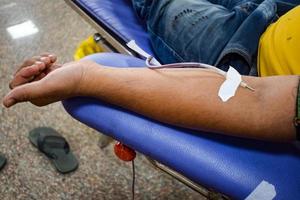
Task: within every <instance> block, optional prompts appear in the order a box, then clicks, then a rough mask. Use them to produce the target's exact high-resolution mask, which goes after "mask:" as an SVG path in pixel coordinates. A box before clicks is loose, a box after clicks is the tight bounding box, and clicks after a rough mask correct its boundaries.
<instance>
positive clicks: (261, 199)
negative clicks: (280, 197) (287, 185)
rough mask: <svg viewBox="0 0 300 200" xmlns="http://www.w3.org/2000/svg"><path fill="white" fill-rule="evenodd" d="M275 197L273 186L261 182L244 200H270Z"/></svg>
mask: <svg viewBox="0 0 300 200" xmlns="http://www.w3.org/2000/svg"><path fill="white" fill-rule="evenodd" d="M275 196H276V190H275V187H274V185H272V184H271V183H268V182H267V181H264V180H263V181H262V182H261V183H260V184H259V185H258V186H257V187H256V188H255V189H254V190H253V191H252V192H251V193H250V194H249V195H248V196H247V197H246V199H245V200H272V199H273V198H274V197H275Z"/></svg>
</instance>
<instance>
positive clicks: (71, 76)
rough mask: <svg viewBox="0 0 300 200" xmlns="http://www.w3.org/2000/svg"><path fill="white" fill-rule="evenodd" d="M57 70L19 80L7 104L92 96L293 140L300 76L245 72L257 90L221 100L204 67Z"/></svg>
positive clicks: (190, 122)
mask: <svg viewBox="0 0 300 200" xmlns="http://www.w3.org/2000/svg"><path fill="white" fill-rule="evenodd" d="M37 66H38V65H37ZM46 66H48V64H47V63H46ZM23 67H24V66H23ZM57 68H58V67H56V68H55V70H53V71H51V70H50V71H51V72H50V73H49V74H47V75H46V76H45V77H42V79H41V78H38V79H36V81H33V82H32V78H31V79H30V80H29V79H28V80H29V81H28V82H29V83H28V82H26V81H24V80H23V79H22V81H23V82H22V81H21V82H22V83H21V82H20V81H19V86H18V87H14V88H13V90H12V91H11V92H10V93H9V94H7V95H6V97H5V98H4V105H5V106H7V107H10V106H12V105H13V104H15V103H18V102H23V101H31V102H32V103H34V104H36V105H40V106H41V105H46V104H49V103H52V102H55V101H59V100H62V99H65V98H69V97H72V96H92V97H96V98H98V99H100V100H103V101H105V102H108V103H111V104H115V105H118V106H121V107H123V108H126V109H129V110H132V111H134V112H137V113H140V114H142V115H145V116H148V117H150V118H154V119H156V120H158V121H162V122H165V123H168V124H173V125H177V126H181V127H187V128H191V129H196V130H209V131H213V132H220V133H224V134H229V135H234V136H239V137H247V138H256V139H263V140H273V141H289V140H294V139H295V132H296V131H295V127H294V125H293V119H294V117H295V110H296V106H295V105H296V96H297V95H296V94H297V87H298V79H299V77H298V76H277V77H268V78H256V77H246V76H244V77H243V80H244V81H245V82H247V83H248V84H249V85H251V86H252V87H254V88H255V91H254V92H253V91H250V90H247V89H244V88H241V87H240V88H238V90H237V93H236V95H235V96H234V97H233V98H231V99H230V100H229V101H227V102H222V101H221V99H220V98H219V97H218V90H219V87H220V85H221V84H222V83H223V81H224V78H223V77H221V76H219V75H217V74H215V73H212V72H209V71H206V70H203V69H161V70H151V69H147V68H113V67H103V66H100V65H98V64H96V63H93V62H90V61H80V62H72V63H69V64H65V65H63V67H59V68H58V69H57ZM36 71H41V70H36ZM20 73H25V72H22V70H19V71H18V72H17V74H16V75H15V78H14V79H13V81H12V82H14V81H15V79H17V78H18V76H20ZM26 73H29V72H26ZM26 75H27V77H28V74H26ZM39 79H41V80H39Z"/></svg>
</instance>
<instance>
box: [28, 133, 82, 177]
mask: <svg viewBox="0 0 300 200" xmlns="http://www.w3.org/2000/svg"><path fill="white" fill-rule="evenodd" d="M29 140H30V142H31V143H32V144H33V145H34V146H35V147H36V148H37V149H39V150H40V151H41V152H43V153H44V154H45V155H46V156H47V157H48V158H49V159H50V160H51V162H52V163H53V165H54V166H55V168H56V169H57V171H59V172H60V173H63V174H66V173H69V172H72V171H74V170H76V169H77V168H78V161H77V159H76V157H75V156H74V155H73V153H72V152H71V150H70V146H69V144H68V142H67V141H66V139H65V138H64V137H62V136H61V135H60V134H59V133H57V132H56V131H55V130H54V129H52V128H48V127H39V128H35V129H33V130H32V131H30V133H29Z"/></svg>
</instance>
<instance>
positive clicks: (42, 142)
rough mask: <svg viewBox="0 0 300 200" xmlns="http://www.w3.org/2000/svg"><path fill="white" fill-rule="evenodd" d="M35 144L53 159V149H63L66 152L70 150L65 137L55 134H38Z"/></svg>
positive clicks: (54, 156)
mask: <svg viewBox="0 0 300 200" xmlns="http://www.w3.org/2000/svg"><path fill="white" fill-rule="evenodd" d="M37 145H38V149H39V150H40V151H42V152H43V153H45V154H46V155H47V156H48V157H50V158H53V159H55V158H56V157H57V156H56V155H55V153H54V151H53V150H54V149H64V151H65V152H66V153H69V151H70V146H69V144H68V142H67V141H66V139H65V138H63V137H61V136H56V135H47V134H45V135H44V134H40V136H39V137H38V141H37Z"/></svg>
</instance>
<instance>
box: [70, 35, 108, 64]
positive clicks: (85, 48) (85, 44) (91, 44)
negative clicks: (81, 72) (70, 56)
mask: <svg viewBox="0 0 300 200" xmlns="http://www.w3.org/2000/svg"><path fill="white" fill-rule="evenodd" d="M103 51H104V50H103V48H102V47H101V46H100V45H99V44H97V43H96V42H95V40H94V37H93V36H90V37H88V38H87V39H86V40H84V41H82V42H81V43H80V44H79V46H78V47H77V49H76V51H75V54H74V59H75V60H80V59H81V58H83V57H85V56H87V55H90V54H94V53H98V52H103Z"/></svg>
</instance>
